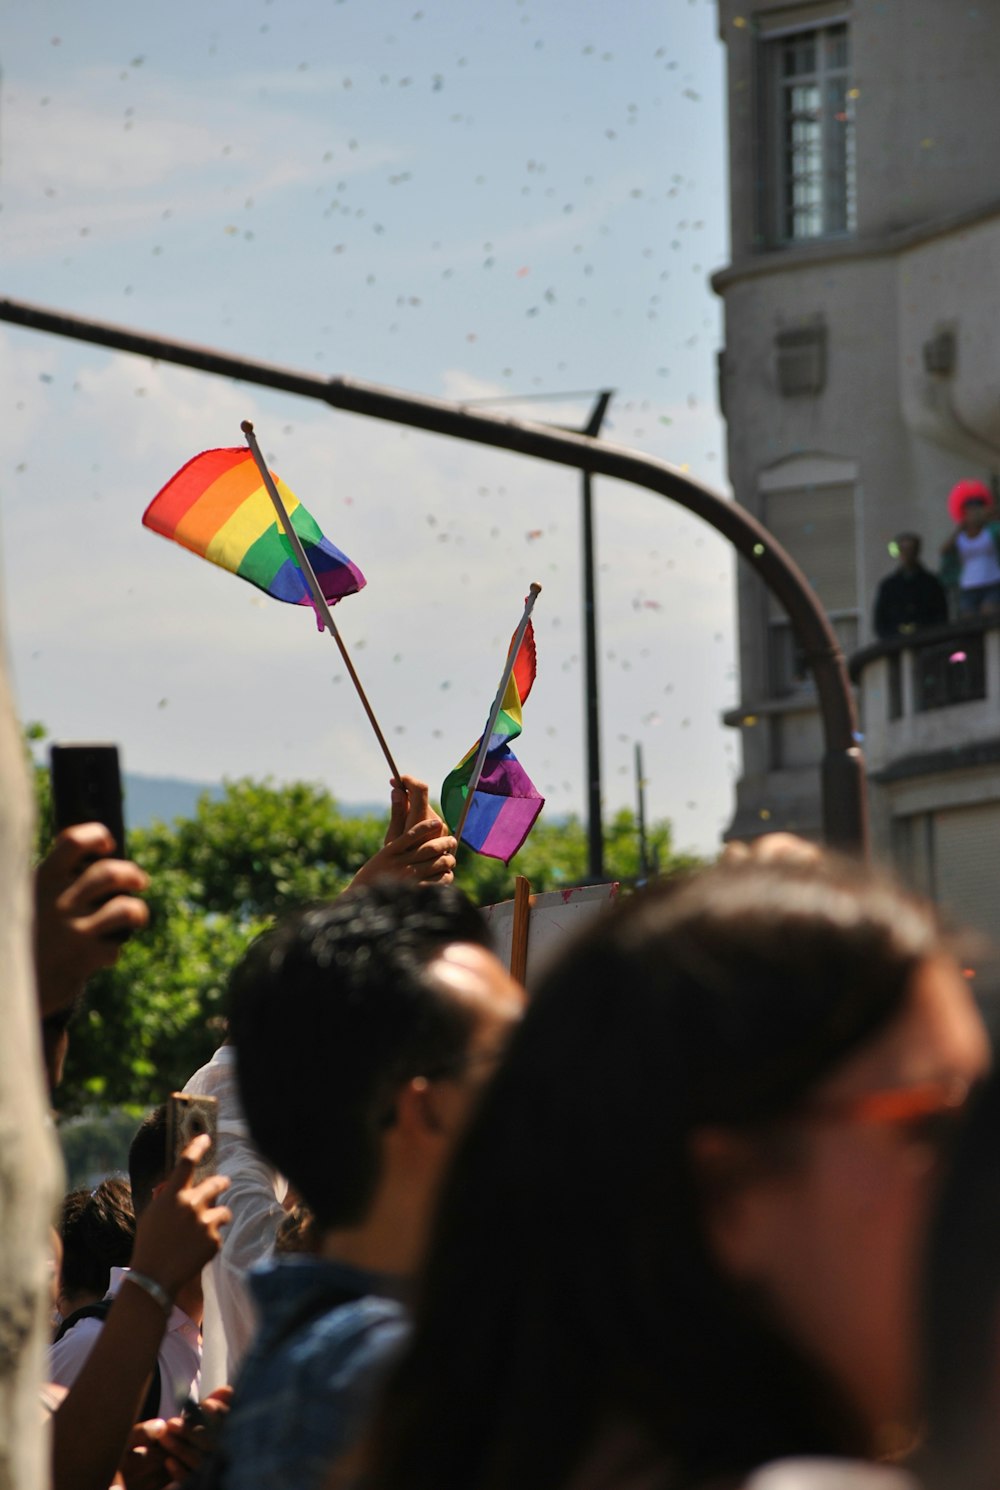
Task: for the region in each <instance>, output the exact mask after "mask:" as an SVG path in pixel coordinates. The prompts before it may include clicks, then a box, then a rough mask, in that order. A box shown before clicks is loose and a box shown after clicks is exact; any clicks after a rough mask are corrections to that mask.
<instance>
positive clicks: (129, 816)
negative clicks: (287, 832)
mask: <svg viewBox="0 0 1000 1490" xmlns="http://www.w3.org/2000/svg"><path fill="white" fill-rule="evenodd" d="M224 790H225V788H224V787H223V785H222V782H221V781H184V780H182V779H181V778H180V777H175V776H136V775H133V774H131V773H129V772H126V775H125V781H124V791H125V821H126V823H127V824H128V826H129V827H130V828H147V827H148V826H149V824H150V823H151V822H152V821H153V819H154V818H159V820H160V821H161V822H164V823H172V822H173V820H174V818H177V817H194V815H195V809H196V807H197V805H198V798H199V797H201V796H203V795H204V794H205V793H206V792H207V794H208V796H209V797H211V798H212V799H213V800H214V801H217V800H218V799H219V798H220V797H221V796H222V794H223V791H224ZM337 809H338V811H339V812H341V813H343V815H344V817H385V816H387V815H388V810H389V809H388V805H387V803H385V802H338V803H337Z"/></svg>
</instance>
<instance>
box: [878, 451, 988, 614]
mask: <svg viewBox="0 0 1000 1490" xmlns="http://www.w3.org/2000/svg"><path fill="white" fill-rule="evenodd" d="M948 511H949V514H950V516H951V518H952V521H953V523H954V528H953V530H952V532H951V533H950V534H949V536H948V537H947V539H946V540H945V542H944V543H943V544H942V546H941V567H940V571H939V573H938V574H933V573H932V572H931V570H929V569H928V568H926V566H925V565H924V564H923V562H922V560H921V557H920V555H921V551H922V548H923V543H922V540H921V538H920V534H919V533H897V535H896V537H895V538H894V539H893V540H892V543H891V545H890V548H891V549H892V551H893V553H894V555H895V557H896V559H897V560H898V562H897V565H896V568H895V569H894V570H893V572H892V573H891V574H887V575H886V577H885V578H884V579H883V580H882V581H881V583H880V584H879V587H878V591H877V592H876V596H875V610H874V616H873V621H874V628H875V635H876V636H877V637H879V638H880V640H882V641H888V640H889V639H890V638H892V637H894V636H909V635H911V634H912V633H913V632H916V631H923V630H925V629H927V628H928V627H933V626H944V625H946V624H947V622H948V621H949V620H950V619H955V620H958V621H964V620H965V619H967V618H968V617H969V616H990V615H996V614H998V613H1000V523H998V522H997V519H996V499H995V497H994V494H993V491H992V490H991V488H990V487H989V486H987V485H986V483H985V482H984V481H973V480H967V481H959V482H958V483H957V484H956V485H955V486H954V487H952V489H951V492H950V493H949V496H948ZM949 593H950V594H952V595H953V596H954V604H953V606H951V607H949V603H948V596H949ZM952 612H953V615H952Z"/></svg>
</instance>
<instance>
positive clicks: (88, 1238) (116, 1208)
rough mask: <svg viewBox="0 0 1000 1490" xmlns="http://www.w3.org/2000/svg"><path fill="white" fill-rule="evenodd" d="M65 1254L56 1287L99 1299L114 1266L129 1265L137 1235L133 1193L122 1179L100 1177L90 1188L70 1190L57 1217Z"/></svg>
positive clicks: (70, 1295)
mask: <svg viewBox="0 0 1000 1490" xmlns="http://www.w3.org/2000/svg"><path fill="white" fill-rule="evenodd" d="M59 1235H60V1236H61V1237H62V1244H63V1258H62V1267H61V1269H60V1290H61V1292H62V1293H63V1294H64V1295H65V1296H66V1297H67V1298H68V1299H70V1300H72V1299H74V1298H76V1297H78V1296H79V1295H81V1294H93V1295H94V1297H95V1298H98V1299H102V1298H103V1297H104V1295H105V1294H106V1293H107V1291H108V1285H109V1283H110V1281H111V1269H112V1268H124V1267H128V1263H129V1258H130V1257H131V1256H132V1244H133V1242H134V1241H135V1214H134V1212H133V1210H132V1197H131V1195H130V1193H129V1187H128V1185H127V1184H126V1183H125V1181H124V1180H119V1179H110V1180H102V1181H101V1183H100V1184H99V1185H98V1186H97V1187H96V1188H95V1189H93V1190H88V1189H80V1190H70V1192H69V1194H68V1195H67V1196H66V1198H65V1199H64V1200H63V1204H62V1214H61V1216H60V1218H59Z"/></svg>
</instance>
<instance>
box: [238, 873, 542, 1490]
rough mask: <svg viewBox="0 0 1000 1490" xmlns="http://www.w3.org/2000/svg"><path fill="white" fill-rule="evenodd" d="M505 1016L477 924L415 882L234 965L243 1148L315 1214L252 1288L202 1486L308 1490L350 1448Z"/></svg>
mask: <svg viewBox="0 0 1000 1490" xmlns="http://www.w3.org/2000/svg"><path fill="white" fill-rule="evenodd" d="M522 1003H523V993H522V991H521V989H520V988H519V987H518V985H517V984H516V983H514V982H513V981H512V979H511V978H510V977H509V975H508V974H507V973H506V972H505V971H504V969H503V967H502V966H501V964H500V963H499V962H498V961H497V959H496V958H495V957H494V956H493V954H492V952H490V951H489V950H488V936H487V931H486V926H485V923H484V922H483V920H482V918H481V917H480V915H479V913H478V911H476V910H475V909H474V907H473V906H472V904H471V903H470V902H469V901H468V900H467V899H466V898H465V896H463V895H462V894H461V893H460V892H459V891H458V890H455V889H454V888H452V887H447V886H434V885H422V884H420V882H419V880H411V881H410V882H409V883H401V882H392V881H384V880H383V881H381V882H379V883H377V884H372V885H368V886H362V887H357V888H355V889H353V890H352V891H351V893H350V894H348V895H343V896H341V898H340V899H339V900H337V901H334V902H333V903H331V904H328V905H319V906H314V907H311V908H309V909H306V910H303V911H298V912H296V913H294V914H292V915H290V916H287V917H286V918H285V919H284V920H282V921H280V922H279V923H278V924H277V926H276V927H275V928H274V929H273V930H272V931H270V932H267V933H265V935H264V936H262V937H261V938H259V939H258V941H257V942H255V943H254V944H253V946H252V947H251V948H250V950H249V952H248V953H247V955H246V957H245V958H244V960H243V962H242V963H241V965H240V966H239V967H238V968H237V969H236V971H235V973H234V974H233V978H232V984H231V1009H230V1034H231V1039H232V1043H233V1048H234V1049H235V1052H236V1071H237V1076H238V1080H239V1091H240V1096H241V1098H242V1104H243V1110H244V1112H245V1114H246V1121H247V1124H248V1126H249V1130H250V1135H251V1137H252V1139H253V1141H254V1143H255V1144H256V1145H257V1147H258V1149H259V1150H260V1152H261V1154H262V1155H263V1156H264V1157H265V1159H266V1160H267V1161H268V1162H269V1163H271V1164H272V1165H274V1167H275V1169H276V1170H278V1171H280V1172H281V1173H282V1174H285V1175H287V1176H288V1179H289V1182H290V1183H291V1184H292V1185H293V1186H294V1187H295V1191H296V1193H297V1195H299V1196H300V1197H301V1199H302V1201H303V1202H304V1203H305V1204H306V1205H307V1206H308V1207H309V1209H310V1211H311V1213H312V1218H313V1219H312V1225H311V1229H310V1237H309V1242H308V1246H309V1248H310V1250H309V1251H304V1252H298V1253H291V1254H285V1255H281V1256H279V1257H277V1258H276V1259H275V1260H274V1261H273V1262H272V1263H270V1264H269V1265H268V1266H266V1267H264V1268H261V1269H258V1270H257V1271H255V1272H254V1273H252V1274H251V1277H250V1286H251V1290H252V1292H253V1295H254V1298H255V1301H256V1303H257V1306H258V1310H259V1314H260V1321H261V1323H260V1328H259V1332H258V1335H257V1337H256V1339H255V1341H254V1343H253V1345H252V1346H251V1348H250V1352H249V1354H248V1355H247V1358H246V1361H245V1363H244V1367H243V1371H242V1374H241V1375H240V1377H239V1379H238V1381H237V1383H236V1390H235V1395H234V1398H233V1403H232V1408H231V1411H230V1414H229V1417H228V1420H227V1423H226V1427H225V1429H224V1431H223V1435H222V1444H221V1448H220V1451H219V1454H220V1458H219V1461H218V1464H217V1466H216V1471H215V1477H214V1478H213V1479H212V1480H211V1481H210V1482H209V1483H212V1484H218V1483H220V1482H221V1483H223V1484H224V1485H226V1486H227V1487H231V1490H279V1487H285V1486H290V1485H294V1486H295V1490H310V1487H312V1486H314V1485H319V1484H321V1483H322V1481H323V1478H324V1475H325V1472H326V1469H327V1466H328V1465H329V1463H330V1462H331V1461H332V1460H333V1459H335V1458H341V1457H342V1456H344V1455H345V1454H346V1455H349V1454H350V1453H351V1451H352V1450H353V1449H354V1447H355V1445H356V1444H357V1441H358V1439H359V1438H360V1436H361V1434H362V1433H363V1431H364V1430H365V1429H366V1428H367V1426H368V1422H369V1420H370V1416H371V1412H372V1404H373V1401H374V1398H375V1394H376V1392H377V1390H378V1388H379V1387H380V1386H381V1384H382V1382H383V1380H384V1377H385V1373H386V1371H387V1370H388V1368H389V1365H390V1363H391V1362H392V1361H394V1360H395V1358H396V1355H397V1353H398V1349H399V1346H400V1344H401V1342H402V1340H403V1338H404V1336H405V1335H406V1333H407V1331H408V1328H409V1315H408V1310H407V1307H406V1299H407V1294H408V1289H409V1281H410V1279H411V1278H412V1276H413V1274H414V1273H415V1271H416V1269H417V1267H418V1265H419V1263H420V1261H421V1259H422V1256H423V1252H424V1247H425V1241H426V1235H427V1231H428V1228H429V1224H430V1216H431V1209H432V1206H433V1203H434V1200H435V1198H436V1195H437V1188H438V1181H439V1178H440V1175H441V1173H442V1170H443V1166H444V1163H445V1160H446V1159H447V1158H448V1157H449V1155H450V1154H451V1151H452V1148H453V1145H454V1142H455V1139H456V1137H457V1136H458V1134H459V1132H460V1131H461V1130H462V1128H463V1127H464V1125H465V1122H466V1120H467V1117H468V1115H469V1112H470V1110H471V1106H472V1103H473V1101H474V1100H475V1098H476V1096H477V1094H478V1091H479V1088H480V1087H481V1086H482V1084H483V1082H484V1080H485V1079H486V1077H487V1076H488V1075H489V1074H490V1073H491V1072H492V1070H493V1068H494V1066H495V1065H496V1062H497V1060H498V1059H499V1055H500V1051H501V1048H502V1046H503V1045H504V1044H505V1042H506V1038H507V1035H508V1032H509V1030H510V1028H511V1026H512V1024H513V1023H514V1021H515V1020H516V1019H517V1018H518V1017H519V1015H520V1013H521V1008H522ZM346 1473H348V1470H347V1469H346V1468H345V1474H346Z"/></svg>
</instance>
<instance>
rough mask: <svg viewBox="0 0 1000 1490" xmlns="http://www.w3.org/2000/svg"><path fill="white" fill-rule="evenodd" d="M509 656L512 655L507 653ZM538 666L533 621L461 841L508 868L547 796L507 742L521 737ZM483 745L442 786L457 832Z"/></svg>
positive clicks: (446, 815)
mask: <svg viewBox="0 0 1000 1490" xmlns="http://www.w3.org/2000/svg"><path fill="white" fill-rule="evenodd" d="M511 645H513V642H512V643H511ZM507 655H508V657H509V656H510V652H509V651H508V653H507ZM535 667H536V663H535V632H534V628H533V627H532V625H531V622H530V621H529V622H528V627H527V630H526V631H525V633H524V637H523V639H522V641H521V645H520V647H519V648H518V651H517V657H516V658H515V660H514V670H513V672H512V673H511V675H510V678H509V680H508V682H507V687H506V688H505V690H504V695H503V700H502V702H501V705H500V713H499V714H498V715H497V722H496V724H495V725H494V727H493V733H492V734H491V735H490V743H489V746H488V748H487V753H486V761H485V764H484V766H483V774H482V775H481V776H480V778H479V785H478V786H477V787H476V790H475V791H474V792H473V794H472V805H471V806H470V808H469V813H468V816H467V817H466V819H465V826H464V828H463V829H462V842H463V843H465V844H468V846H469V848H473V849H475V850H476V852H477V853H479V854H486V855H487V856H488V857H489V858H491V859H502V860H503V861H504V863H505V864H509V863H510V861H511V859H513V857H514V855H515V854H516V853H517V851H518V849H519V848H520V847H521V845H522V844H523V843H524V840H525V839H526V838H527V836H528V834H529V833H530V832H531V829H532V827H533V826H534V822H535V819H536V817H537V816H538V814H539V813H540V812H541V810H542V808H543V807H544V806H545V798H544V797H543V796H542V794H541V792H539V791H538V790H537V788H536V787H535V786H534V784H533V783H532V781H531V779H530V777H529V776H528V773H527V771H525V769H524V767H523V766H522V765H521V762H520V761H519V760H518V758H517V756H516V755H515V754H514V752H513V751H512V750H511V748H510V743H509V742H510V741H511V740H516V739H517V737H518V735H519V734H520V733H521V705H522V704H523V703H524V700H525V699H526V698H527V697H528V694H529V693H530V692H531V685H532V683H533V682H534V681H535ZM481 744H482V736H480V737H479V739H478V740H477V741H476V743H475V745H473V747H472V749H471V750H469V751H467V752H466V754H465V755H463V757H462V759H461V760H460V761H459V763H458V765H457V766H456V767H455V769H454V771H450V772H449V773H448V775H447V776H446V777H445V779H444V783H443V785H442V787H441V811H442V812H443V814H444V819H445V822H446V823H447V824H448V826H449V828H450V829H451V831H452V832H453V833H454V832H456V831H457V829H458V823H459V819H460V818H461V816H462V808H463V806H464V804H465V799H466V798H467V797H468V795H469V783H470V781H471V780H472V772H473V769H474V767H475V763H476V757H477V755H478V754H479V747H480V745H481Z"/></svg>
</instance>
